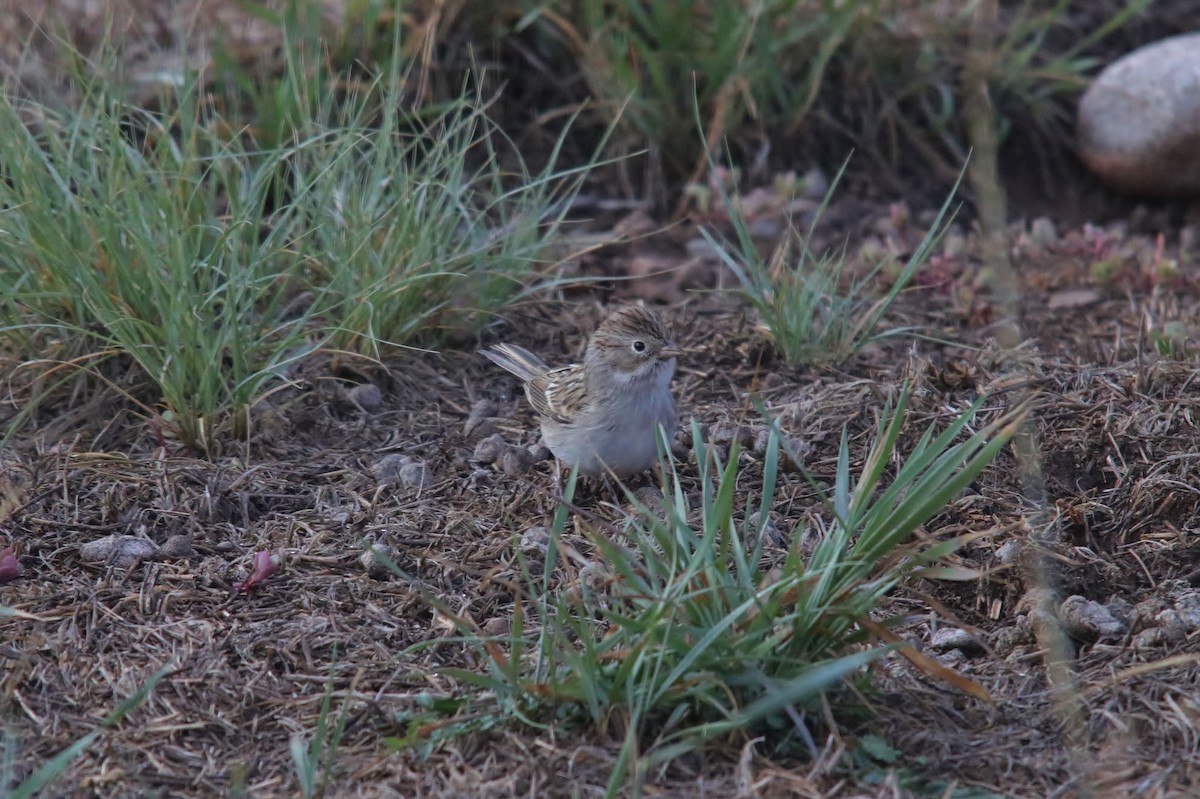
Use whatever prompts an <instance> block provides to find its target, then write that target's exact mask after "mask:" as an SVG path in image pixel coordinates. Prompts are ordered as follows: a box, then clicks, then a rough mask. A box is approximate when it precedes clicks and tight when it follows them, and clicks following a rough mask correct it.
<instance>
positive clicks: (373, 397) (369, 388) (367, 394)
mask: <svg viewBox="0 0 1200 799" xmlns="http://www.w3.org/2000/svg"><path fill="white" fill-rule="evenodd" d="M349 397H350V401H351V402H353V403H354V404H355V405H357V406H358V407H359V408H361V409H362V410H364V411H374V410H378V409H379V406H380V405H382V404H383V392H382V391H380V390H379V386H377V385H375V384H374V383H362V384H360V385H357V386H355V387H354V388H352V389H350V394H349Z"/></svg>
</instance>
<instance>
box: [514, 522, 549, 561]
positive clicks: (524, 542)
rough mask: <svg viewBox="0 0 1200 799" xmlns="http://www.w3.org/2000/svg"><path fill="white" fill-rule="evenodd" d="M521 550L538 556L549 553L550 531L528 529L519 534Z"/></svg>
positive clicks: (534, 528) (539, 528) (547, 529)
mask: <svg viewBox="0 0 1200 799" xmlns="http://www.w3.org/2000/svg"><path fill="white" fill-rule="evenodd" d="M521 549H522V550H523V551H524V552H528V553H534V554H538V555H542V556H543V557H544V556H545V554H546V553H547V552H548V551H550V530H549V528H546V527H530V528H529V529H527V530H526V531H525V532H523V533H521Z"/></svg>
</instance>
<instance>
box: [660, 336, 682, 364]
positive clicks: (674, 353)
mask: <svg viewBox="0 0 1200 799" xmlns="http://www.w3.org/2000/svg"><path fill="white" fill-rule="evenodd" d="M658 357H659V358H660V359H662V360H664V361H667V360H670V359H671V358H681V357H683V350H681V349H680V348H679V345H678V344H676V343H675V342H674V341H668V342H667V346H665V347H663V348H662V349H661V350H659V351H658Z"/></svg>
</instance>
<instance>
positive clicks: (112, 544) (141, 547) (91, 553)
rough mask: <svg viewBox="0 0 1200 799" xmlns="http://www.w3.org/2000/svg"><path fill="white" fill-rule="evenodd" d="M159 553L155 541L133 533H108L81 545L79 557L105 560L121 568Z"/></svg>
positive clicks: (90, 559)
mask: <svg viewBox="0 0 1200 799" xmlns="http://www.w3.org/2000/svg"><path fill="white" fill-rule="evenodd" d="M157 555H158V546H157V545H156V544H155V543H154V542H153V541H150V540H149V539H146V538H138V537H137V536H132V535H106V536H104V538H97V539H96V540H95V541H88V542H87V543H86V544H84V545H83V546H81V547H79V557H81V558H82V559H83V560H89V561H103V562H105V563H111V564H112V565H114V566H119V567H121V568H127V567H129V566H132V565H133V564H134V563H137V562H138V561H139V560H146V559H149V558H153V557H155V556H157Z"/></svg>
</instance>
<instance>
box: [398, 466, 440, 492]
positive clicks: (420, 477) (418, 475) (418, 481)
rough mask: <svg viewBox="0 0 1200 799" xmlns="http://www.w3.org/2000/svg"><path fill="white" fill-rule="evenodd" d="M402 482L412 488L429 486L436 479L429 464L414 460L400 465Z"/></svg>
mask: <svg viewBox="0 0 1200 799" xmlns="http://www.w3.org/2000/svg"><path fill="white" fill-rule="evenodd" d="M400 482H401V483H403V484H404V485H406V486H411V487H412V488H429V487H430V486H432V485H433V484H434V482H435V481H434V479H433V475H432V474H430V473H429V467H428V466H426V465H425V464H424V463H422V462H421V461H413V462H411V463H407V464H405V465H404V466H402V467H400Z"/></svg>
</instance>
